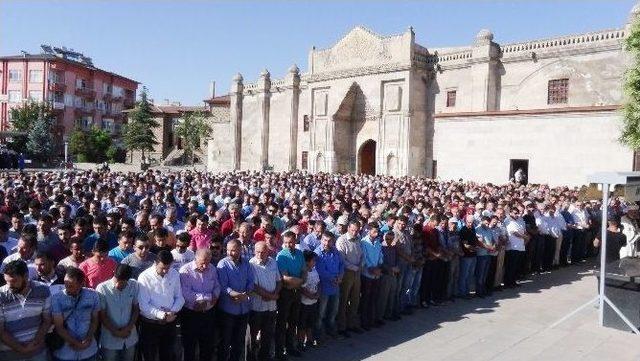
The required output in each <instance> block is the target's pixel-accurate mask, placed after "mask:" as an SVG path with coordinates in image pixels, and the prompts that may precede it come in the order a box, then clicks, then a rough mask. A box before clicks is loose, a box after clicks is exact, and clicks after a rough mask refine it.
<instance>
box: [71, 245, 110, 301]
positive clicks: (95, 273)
mask: <svg viewBox="0 0 640 361" xmlns="http://www.w3.org/2000/svg"><path fill="white" fill-rule="evenodd" d="M92 253H93V256H91V258H89V259H87V260H86V261H84V262H82V263H80V266H79V267H78V268H80V270H82V272H83V273H84V274H85V284H86V285H87V286H88V287H90V288H93V289H95V288H96V287H97V286H98V285H99V284H100V283H102V282H104V281H107V280H110V279H111V278H112V277H113V275H114V273H115V271H116V267H117V266H118V264H117V263H116V261H114V260H112V259H111V258H110V257H108V254H109V244H108V243H107V240H105V239H102V238H98V240H96V242H95V243H94V244H93V250H92Z"/></svg>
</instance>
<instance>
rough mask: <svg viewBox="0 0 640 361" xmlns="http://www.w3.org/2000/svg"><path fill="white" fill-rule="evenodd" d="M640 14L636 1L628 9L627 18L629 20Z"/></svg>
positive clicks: (639, 4)
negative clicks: (629, 9)
mask: <svg viewBox="0 0 640 361" xmlns="http://www.w3.org/2000/svg"><path fill="white" fill-rule="evenodd" d="M639 15H640V3H636V4H635V5H634V6H633V7H632V8H631V11H629V18H630V19H631V20H633V19H635V18H637V17H638V16H639Z"/></svg>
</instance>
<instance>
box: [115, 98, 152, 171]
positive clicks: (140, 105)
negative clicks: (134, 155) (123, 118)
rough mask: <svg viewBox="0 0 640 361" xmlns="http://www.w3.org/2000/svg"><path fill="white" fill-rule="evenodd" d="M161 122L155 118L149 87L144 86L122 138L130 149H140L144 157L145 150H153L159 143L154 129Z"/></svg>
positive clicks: (130, 113) (130, 114)
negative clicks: (149, 96)
mask: <svg viewBox="0 0 640 361" xmlns="http://www.w3.org/2000/svg"><path fill="white" fill-rule="evenodd" d="M158 126H160V124H159V123H158V122H157V121H156V120H155V119H154V118H153V114H152V112H151V103H149V101H148V99H147V88H146V87H143V88H142V92H141V94H140V100H139V101H138V102H136V106H135V107H134V108H133V109H132V110H131V112H129V121H128V123H127V124H126V125H125V126H124V129H123V132H122V140H123V142H124V145H125V147H126V148H127V149H128V150H129V151H135V150H139V151H141V152H142V158H143V159H144V152H145V151H149V152H151V151H153V146H154V145H156V144H158V140H157V139H156V135H155V134H154V133H153V129H154V128H157V127H158Z"/></svg>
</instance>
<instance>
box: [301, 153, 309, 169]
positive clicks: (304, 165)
mask: <svg viewBox="0 0 640 361" xmlns="http://www.w3.org/2000/svg"><path fill="white" fill-rule="evenodd" d="M302 169H309V152H307V151H306V150H305V151H302Z"/></svg>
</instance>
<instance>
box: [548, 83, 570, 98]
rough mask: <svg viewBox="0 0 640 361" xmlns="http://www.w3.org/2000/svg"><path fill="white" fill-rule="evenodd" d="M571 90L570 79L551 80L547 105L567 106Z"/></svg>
mask: <svg viewBox="0 0 640 361" xmlns="http://www.w3.org/2000/svg"><path fill="white" fill-rule="evenodd" d="M568 90H569V79H553V80H549V88H548V90H547V104H566V103H567V93H568Z"/></svg>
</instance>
